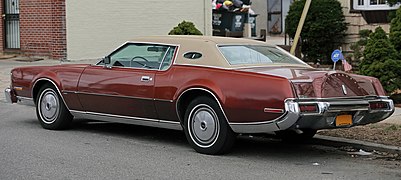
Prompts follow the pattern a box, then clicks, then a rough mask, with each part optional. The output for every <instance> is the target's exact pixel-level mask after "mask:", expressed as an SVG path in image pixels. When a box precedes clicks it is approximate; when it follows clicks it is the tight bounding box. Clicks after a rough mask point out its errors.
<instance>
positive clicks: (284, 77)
mask: <svg viewBox="0 0 401 180" xmlns="http://www.w3.org/2000/svg"><path fill="white" fill-rule="evenodd" d="M5 92H6V97H7V99H8V101H9V102H12V103H24V104H27V103H28V104H33V105H35V106H36V114H37V117H38V119H39V122H40V124H41V125H42V126H43V128H46V129H54V130H56V129H65V128H68V127H69V126H70V124H71V121H72V120H73V118H84V119H93V120H99V121H110V122H119V123H129V124H137V125H145V126H154V127H161V128H169V129H177V130H183V131H184V132H185V135H186V138H187V139H188V142H189V144H190V145H191V146H192V147H193V148H194V149H195V150H196V151H197V152H200V153H205V154H222V153H226V152H228V151H229V150H230V148H231V147H232V145H233V143H234V141H235V139H236V135H237V134H240V133H242V134H254V133H257V134H259V133H270V132H275V133H276V134H277V135H279V136H280V137H282V138H283V139H287V140H296V141H298V140H305V139H310V138H312V137H313V135H314V134H315V133H316V131H317V130H319V129H331V128H349V127H352V126H358V125H364V124H370V123H375V122H379V121H381V120H384V119H385V118H387V117H389V116H390V115H391V114H392V113H393V112H394V105H393V101H392V100H390V99H389V98H388V97H387V96H386V94H385V92H384V90H383V88H382V86H381V84H380V82H379V81H378V79H376V78H373V77H367V76H361V75H355V74H349V73H345V72H341V71H321V70H317V69H314V68H312V67H310V66H309V65H307V64H305V63H304V62H302V61H301V60H299V59H297V58H296V57H294V56H292V55H290V54H289V53H287V52H286V51H285V50H283V49H281V48H279V47H275V46H272V45H268V44H266V43H264V42H259V41H254V40H247V39H233V38H223V37H207V36H153V37H141V38H136V39H134V40H132V41H128V42H126V43H125V44H123V45H122V46H121V47H119V48H117V49H116V50H115V51H113V52H112V53H111V54H109V55H107V56H106V57H105V58H104V59H102V61H100V62H99V63H97V64H75V65H57V66H42V67H37V66H35V67H19V68H15V69H13V70H12V71H11V86H10V87H9V88H7V89H6V90H5Z"/></svg>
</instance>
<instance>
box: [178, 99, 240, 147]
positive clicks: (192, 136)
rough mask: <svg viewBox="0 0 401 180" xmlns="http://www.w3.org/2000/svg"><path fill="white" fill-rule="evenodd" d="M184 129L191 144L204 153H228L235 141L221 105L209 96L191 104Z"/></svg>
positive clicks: (186, 113)
mask: <svg viewBox="0 0 401 180" xmlns="http://www.w3.org/2000/svg"><path fill="white" fill-rule="evenodd" d="M184 130H185V135H186V137H187V140H188V142H189V144H190V145H191V146H192V147H193V148H194V149H195V150H196V151H197V152H199V153H203V154H223V153H226V152H228V151H229V150H230V149H231V147H232V146H233V144H234V141H235V133H234V132H233V131H232V130H231V128H230V127H229V125H228V123H227V121H226V119H225V117H224V114H223V112H222V111H221V110H220V107H219V105H218V104H217V102H216V101H214V100H213V99H211V98H209V97H199V98H196V99H195V100H193V101H192V102H191V103H190V104H189V106H188V108H187V110H186V112H185V121H184Z"/></svg>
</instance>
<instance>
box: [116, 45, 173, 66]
mask: <svg viewBox="0 0 401 180" xmlns="http://www.w3.org/2000/svg"><path fill="white" fill-rule="evenodd" d="M168 49H169V46H166V45H155V44H127V45H125V46H123V47H121V48H120V49H118V50H117V51H116V52H114V53H112V54H111V55H110V63H111V65H112V66H117V67H131V68H143V69H159V67H160V65H161V63H162V60H163V58H164V57H165V56H166V53H167V51H168Z"/></svg>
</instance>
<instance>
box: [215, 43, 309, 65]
mask: <svg viewBox="0 0 401 180" xmlns="http://www.w3.org/2000/svg"><path fill="white" fill-rule="evenodd" d="M219 49H220V51H221V52H222V54H223V56H224V57H225V58H226V59H227V61H228V63H230V64H231V65H242V64H255V65H259V64H275V63H280V64H305V63H304V62H303V61H301V60H299V59H297V58H295V57H294V56H291V55H290V54H289V53H288V52H285V51H284V50H282V49H279V48H276V47H269V46H259V45H224V46H219Z"/></svg>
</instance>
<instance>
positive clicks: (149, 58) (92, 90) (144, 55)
mask: <svg viewBox="0 0 401 180" xmlns="http://www.w3.org/2000/svg"><path fill="white" fill-rule="evenodd" d="M167 49H168V47H167V46H163V45H154V44H142V43H127V44H125V45H124V46H122V47H120V48H118V49H117V50H116V51H115V52H113V53H112V54H110V55H109V56H107V57H106V58H105V59H107V61H109V62H107V63H106V64H98V65H93V66H89V67H88V68H86V69H85V70H84V72H83V73H82V76H81V78H80V81H79V84H78V97H79V100H80V102H81V104H82V107H83V108H84V110H85V111H86V112H87V113H94V114H97V115H105V116H114V117H119V116H122V117H125V116H128V117H135V118H150V119H156V118H157V113H156V111H155V105H154V77H155V73H156V71H157V70H158V69H159V68H160V64H161V63H160V62H161V60H162V58H163V56H164V54H165V51H166V50H167Z"/></svg>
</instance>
